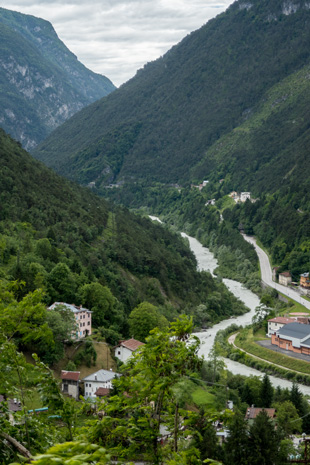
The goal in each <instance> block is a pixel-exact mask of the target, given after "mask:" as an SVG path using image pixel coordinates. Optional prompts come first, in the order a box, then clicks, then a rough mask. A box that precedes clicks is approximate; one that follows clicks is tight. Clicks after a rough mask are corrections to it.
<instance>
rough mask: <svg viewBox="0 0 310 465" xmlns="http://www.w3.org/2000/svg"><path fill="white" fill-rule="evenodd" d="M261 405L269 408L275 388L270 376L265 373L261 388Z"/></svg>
mask: <svg viewBox="0 0 310 465" xmlns="http://www.w3.org/2000/svg"><path fill="white" fill-rule="evenodd" d="M259 396H260V404H261V406H262V407H266V408H269V407H270V406H271V404H272V400H273V387H272V385H271V382H270V379H269V376H268V375H267V374H266V373H265V375H264V377H263V381H262V383H261V387H260V393H259Z"/></svg>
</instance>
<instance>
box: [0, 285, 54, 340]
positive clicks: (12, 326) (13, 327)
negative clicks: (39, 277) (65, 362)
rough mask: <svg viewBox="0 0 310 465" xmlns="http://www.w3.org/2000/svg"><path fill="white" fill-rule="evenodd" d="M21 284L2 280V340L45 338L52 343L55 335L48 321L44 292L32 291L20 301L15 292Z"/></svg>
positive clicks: (0, 301) (0, 304) (0, 313)
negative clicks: (43, 300) (43, 299)
mask: <svg viewBox="0 0 310 465" xmlns="http://www.w3.org/2000/svg"><path fill="white" fill-rule="evenodd" d="M20 286H23V283H18V282H16V281H14V282H12V283H7V282H5V281H0V341H4V340H9V341H11V340H14V339H15V340H17V339H18V340H19V342H21V343H23V344H28V343H32V342H33V341H38V340H44V341H46V342H47V343H51V342H52V341H53V335H52V332H51V330H50V328H49V327H48V325H47V323H46V314H47V311H46V308H45V305H43V304H42V298H43V292H42V291H41V290H36V291H34V292H30V293H28V294H27V295H25V296H24V297H23V298H22V299H21V300H20V301H18V300H17V299H16V297H15V294H16V290H17V289H19V288H20Z"/></svg>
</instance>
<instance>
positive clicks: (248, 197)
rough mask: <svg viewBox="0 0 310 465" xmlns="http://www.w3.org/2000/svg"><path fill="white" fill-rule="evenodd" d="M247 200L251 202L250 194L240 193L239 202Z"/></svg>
mask: <svg viewBox="0 0 310 465" xmlns="http://www.w3.org/2000/svg"><path fill="white" fill-rule="evenodd" d="M248 199H249V200H251V192H241V194H240V202H246V201H247V200H248Z"/></svg>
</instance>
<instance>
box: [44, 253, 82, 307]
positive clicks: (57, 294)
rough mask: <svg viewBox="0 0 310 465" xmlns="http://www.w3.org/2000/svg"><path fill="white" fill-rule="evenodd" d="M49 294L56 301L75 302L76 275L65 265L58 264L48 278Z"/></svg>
mask: <svg viewBox="0 0 310 465" xmlns="http://www.w3.org/2000/svg"><path fill="white" fill-rule="evenodd" d="M48 284H49V294H50V296H51V298H52V299H53V300H54V301H64V302H74V298H75V291H76V283H75V279H74V274H73V273H72V272H71V270H70V268H69V267H68V266H67V265H66V264H65V263H61V262H59V263H57V265H55V266H54V268H53V269H52V270H51V272H50V274H49V276H48Z"/></svg>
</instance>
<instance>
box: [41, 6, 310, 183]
mask: <svg viewBox="0 0 310 465" xmlns="http://www.w3.org/2000/svg"><path fill="white" fill-rule="evenodd" d="M309 61H310V10H309V3H308V2H307V1H299V2H296V4H295V3H293V2H288V1H281V0H272V1H261V0H253V1H251V2H244V1H237V2H235V3H234V4H233V5H231V6H230V7H229V8H228V10H227V11H226V12H225V13H223V14H221V15H219V16H217V17H216V18H215V19H213V20H211V21H209V22H208V23H207V24H206V25H205V26H203V27H202V28H201V29H199V30H198V31H195V32H193V33H191V34H190V35H188V36H187V37H186V38H185V39H183V41H181V42H180V43H179V44H178V45H176V46H175V47H173V48H172V49H171V50H170V51H169V52H168V53H167V54H166V55H164V56H163V57H162V58H160V59H158V60H156V61H155V62H152V63H149V64H147V65H146V66H145V67H144V69H142V70H140V71H139V72H138V73H137V75H136V76H135V77H134V78H133V79H131V80H130V81H129V82H127V83H126V84H124V85H123V86H122V87H121V88H120V89H118V90H117V91H116V92H114V93H113V94H111V95H109V96H108V97H107V98H105V99H103V100H101V101H98V102H95V103H94V104H92V105H90V106H89V107H87V108H85V109H83V110H82V111H81V112H79V113H77V114H76V115H75V116H74V117H73V118H71V119H70V120H69V121H67V122H66V123H65V124H64V125H62V126H61V127H59V128H58V129H57V130H56V131H55V132H54V133H53V134H51V136H50V137H49V138H47V139H46V140H45V141H44V142H43V143H42V144H41V145H40V146H39V147H38V149H37V150H36V151H35V152H34V154H35V156H36V157H37V158H39V159H41V160H42V161H44V162H45V163H46V164H48V165H49V166H51V167H53V168H55V169H56V170H59V171H61V172H62V173H64V174H66V175H67V176H68V177H70V178H72V179H75V180H77V181H79V182H80V183H82V184H87V183H89V182H95V184H96V187H97V188H98V189H99V190H100V189H102V188H103V187H104V186H106V185H107V184H109V183H110V182H119V181H128V182H132V181H135V180H139V179H140V180H141V179H148V180H150V181H156V182H158V181H159V182H163V183H169V182H179V183H184V182H185V183H186V182H190V181H192V180H202V179H205V176H209V175H212V173H216V174H218V169H217V166H215V165H214V160H215V164H216V163H217V158H216V157H214V154H212V156H210V157H209V151H210V149H211V148H212V146H213V144H215V143H216V142H217V141H219V140H220V138H221V137H224V136H225V135H228V134H229V133H230V132H231V131H233V130H234V129H235V128H238V127H239V126H240V125H242V124H243V122H244V121H245V120H246V119H247V118H249V117H250V116H252V115H253V114H254V112H255V111H256V107H257V106H258V105H259V102H261V101H262V99H264V95H265V94H266V93H267V92H268V90H269V89H272V88H273V87H274V86H276V85H277V84H278V83H279V82H281V81H282V80H285V79H287V78H289V76H290V75H291V74H293V73H295V72H297V71H298V70H300V69H301V68H303V67H304V66H306V65H307V64H308V63H309ZM266 137H267V136H266ZM268 137H269V136H268ZM268 137H267V138H266V139H264V140H262V141H261V143H262V144H263V146H265V147H266V148H267V147H268V143H269V140H268ZM292 137H294V135H292ZM253 143H254V144H255V141H254V142H253ZM293 145H294V144H293V141H291V150H294V148H293ZM229 156H230V154H229V153H228V154H227V157H228V158H226V160H225V163H226V165H225V166H224V164H223V165H222V167H223V172H222V174H221V177H225V176H226V174H227V173H228V172H229V173H230V178H231V180H232V182H233V181H234V180H236V182H237V181H238V183H239V185H238V186H236V187H235V188H239V189H241V190H242V189H243V180H240V176H239V171H238V170H239V168H238V169H236V171H234V170H230V166H229ZM270 156H271V157H272V156H273V155H272V154H270ZM202 160H203V163H202ZM237 165H238V163H237V164H236V167H237ZM258 165H259V163H258ZM243 166H244V165H243ZM253 167H254V164H253ZM214 170H215V171H214ZM225 170H226V171H225ZM229 170H230V171H229ZM239 181H240V182H239Z"/></svg>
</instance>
